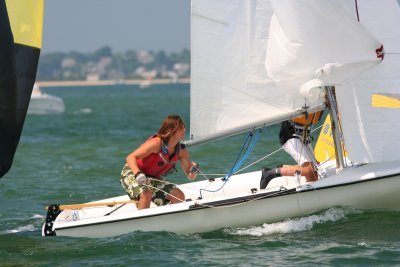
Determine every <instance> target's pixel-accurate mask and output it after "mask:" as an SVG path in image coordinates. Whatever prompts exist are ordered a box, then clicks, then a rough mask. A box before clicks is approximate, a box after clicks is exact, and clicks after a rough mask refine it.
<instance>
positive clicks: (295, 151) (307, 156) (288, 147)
mask: <svg viewBox="0 0 400 267" xmlns="http://www.w3.org/2000/svg"><path fill="white" fill-rule="evenodd" d="M282 148H283V149H284V150H285V151H286V152H287V153H288V154H289V155H290V156H292V158H293V159H294V160H295V161H296V162H297V164H298V165H303V163H305V162H313V157H314V155H313V154H311V153H313V149H312V147H311V145H307V146H305V145H304V144H303V143H302V142H301V141H300V139H299V138H291V139H289V140H287V141H286V143H285V144H283V146H282Z"/></svg>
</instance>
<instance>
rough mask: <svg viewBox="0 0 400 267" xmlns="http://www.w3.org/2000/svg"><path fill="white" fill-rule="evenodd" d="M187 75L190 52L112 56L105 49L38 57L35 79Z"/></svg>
mask: <svg viewBox="0 0 400 267" xmlns="http://www.w3.org/2000/svg"><path fill="white" fill-rule="evenodd" d="M189 76H190V51H189V50H188V49H183V50H182V51H180V52H172V53H166V52H165V51H163V50H161V51H158V52H154V51H135V50H128V51H126V52H123V53H121V52H117V53H113V51H112V49H111V48H110V47H108V46H105V47H102V48H100V49H98V50H97V51H95V52H93V53H81V52H75V51H73V52H69V53H63V52H54V53H46V54H42V55H41V56H40V60H39V65H38V70H37V76H36V80H38V81H79V80H88V81H94V80H124V79H144V80H151V79H157V78H170V79H178V78H187V77H189Z"/></svg>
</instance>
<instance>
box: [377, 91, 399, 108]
mask: <svg viewBox="0 0 400 267" xmlns="http://www.w3.org/2000/svg"><path fill="white" fill-rule="evenodd" d="M371 100H372V107H374V108H400V95H399V94H372V99H371Z"/></svg>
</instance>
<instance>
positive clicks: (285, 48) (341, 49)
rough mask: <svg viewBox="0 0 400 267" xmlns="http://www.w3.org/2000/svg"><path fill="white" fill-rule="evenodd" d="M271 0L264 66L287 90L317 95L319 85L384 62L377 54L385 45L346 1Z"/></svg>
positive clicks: (339, 80)
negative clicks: (357, 17) (354, 14)
mask: <svg viewBox="0 0 400 267" xmlns="http://www.w3.org/2000/svg"><path fill="white" fill-rule="evenodd" d="M271 3H272V5H273V10H274V16H273V17H272V22H271V29H270V36H269V39H268V48H267V58H266V68H267V71H268V75H269V77H270V78H271V79H272V80H273V81H274V82H275V83H276V84H277V85H278V86H279V87H280V88H282V89H283V90H285V91H286V92H288V93H289V94H291V95H295V96H296V94H297V95H304V96H305V97H309V100H312V99H315V98H316V97H318V96H319V94H318V93H319V91H320V90H318V87H321V86H334V85H338V84H341V83H342V82H343V81H346V80H349V79H351V78H354V77H356V76H357V75H359V74H360V73H362V72H363V71H365V70H366V69H368V68H371V67H372V66H375V65H377V64H378V63H379V62H380V61H381V59H380V58H378V57H377V56H376V52H375V50H376V49H377V48H379V47H380V46H381V43H380V42H379V41H378V40H376V38H375V37H374V36H373V35H372V34H371V33H370V32H369V31H368V30H367V29H365V28H364V27H363V26H362V25H360V23H358V21H357V20H356V19H355V18H354V17H353V16H352V14H351V13H349V11H348V10H347V8H346V5H344V3H343V1H338V0H337V1H326V0H325V1H323V0H317V1H316V0H302V1H299V0H272V1H271ZM299 89H300V90H299ZM313 90H314V91H315V90H316V91H315V92H313ZM310 93H311V94H310Z"/></svg>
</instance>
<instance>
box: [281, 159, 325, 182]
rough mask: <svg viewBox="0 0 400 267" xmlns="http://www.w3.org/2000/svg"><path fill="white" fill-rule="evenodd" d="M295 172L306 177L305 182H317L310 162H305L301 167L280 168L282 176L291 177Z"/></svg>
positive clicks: (286, 166)
mask: <svg viewBox="0 0 400 267" xmlns="http://www.w3.org/2000/svg"><path fill="white" fill-rule="evenodd" d="M296 171H300V173H301V175H303V176H304V177H306V181H307V182H314V181H317V180H318V176H317V174H316V172H315V171H314V168H313V166H312V163H311V162H305V163H303V165H285V166H283V167H282V168H281V174H282V176H293V175H295V172H296Z"/></svg>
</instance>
